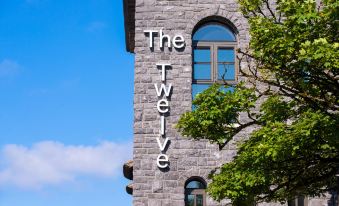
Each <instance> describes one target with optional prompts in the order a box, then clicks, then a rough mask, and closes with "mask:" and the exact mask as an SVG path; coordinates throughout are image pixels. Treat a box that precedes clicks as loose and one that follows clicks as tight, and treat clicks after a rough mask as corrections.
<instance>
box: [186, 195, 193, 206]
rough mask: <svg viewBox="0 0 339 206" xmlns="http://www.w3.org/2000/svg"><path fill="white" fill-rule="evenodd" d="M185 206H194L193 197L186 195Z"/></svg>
mask: <svg viewBox="0 0 339 206" xmlns="http://www.w3.org/2000/svg"><path fill="white" fill-rule="evenodd" d="M186 206H194V195H187V202H186Z"/></svg>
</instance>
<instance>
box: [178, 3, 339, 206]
mask: <svg viewBox="0 0 339 206" xmlns="http://www.w3.org/2000/svg"><path fill="white" fill-rule="evenodd" d="M239 4H240V9H241V12H242V13H243V15H244V16H245V17H246V18H247V19H248V22H249V25H250V35H251V41H250V45H249V49H248V50H247V51H240V50H239V51H238V58H239V60H240V61H242V62H245V63H246V65H247V66H246V68H241V69H240V73H241V75H242V76H244V77H246V78H247V81H246V82H242V83H239V84H238V85H236V86H233V87H234V90H233V91H232V92H230V91H229V92H224V91H225V90H223V89H221V88H220V87H230V85H218V84H215V85H213V86H211V87H210V88H209V89H207V90H205V91H204V92H202V93H201V94H198V95H197V96H196V98H195V99H194V100H193V105H194V108H195V109H194V110H193V111H189V112H186V113H185V114H183V115H182V116H181V118H180V120H179V122H178V124H177V128H178V129H179V131H180V132H181V133H182V134H183V135H184V136H189V137H191V138H193V139H208V140H210V141H211V142H213V143H216V144H218V145H219V148H220V149H223V147H224V146H225V145H227V143H228V142H229V141H230V140H231V139H232V138H233V137H234V136H235V135H236V134H238V133H239V132H241V131H243V130H244V129H247V128H248V127H254V128H255V130H254V131H253V132H251V133H250V135H249V137H248V138H247V139H246V140H244V141H242V142H241V143H239V146H238V153H237V155H236V156H235V157H234V160H233V161H232V162H229V163H226V164H224V165H223V166H222V167H221V168H218V169H216V172H214V173H211V175H210V178H211V179H212V182H211V184H210V185H209V187H208V193H209V194H210V196H211V197H213V198H214V199H215V200H218V201H220V200H222V199H225V198H229V199H231V200H232V202H233V204H234V205H247V204H253V202H261V201H268V202H270V201H278V202H286V201H287V200H291V199H294V198H295V197H296V196H299V195H305V196H318V195H321V194H324V193H325V192H327V191H329V190H331V189H334V188H335V186H336V177H335V175H336V174H337V172H338V168H339V50H338V49H339V43H338V35H339V32H338V28H339V25H338V23H339V20H338V15H339V9H338V8H339V2H338V1H336V0H323V1H322V2H321V5H317V4H316V2H315V1H313V0H278V1H276V2H273V3H272V2H269V0H255V1H253V0H239ZM225 84H226V83H225ZM260 102H261V103H260ZM244 114H245V115H246V116H247V117H248V118H247V120H246V121H244V120H243V119H240V116H243V115H244Z"/></svg>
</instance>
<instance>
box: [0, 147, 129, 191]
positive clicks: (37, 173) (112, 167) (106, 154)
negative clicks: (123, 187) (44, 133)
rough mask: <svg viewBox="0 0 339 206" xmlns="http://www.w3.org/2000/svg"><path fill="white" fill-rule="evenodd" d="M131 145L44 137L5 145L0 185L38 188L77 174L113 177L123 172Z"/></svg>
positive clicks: (63, 180)
mask: <svg viewBox="0 0 339 206" xmlns="http://www.w3.org/2000/svg"><path fill="white" fill-rule="evenodd" d="M131 150H132V145H131V144H129V143H125V144H116V143H113V142H102V143H100V144H98V145H96V146H82V145H80V146H72V145H69V146H67V145H64V144H62V143H59V142H52V141H45V142H39V143H36V144H34V145H33V146H32V147H25V146H21V145H15V144H13V145H6V146H5V147H4V148H3V149H2V151H1V162H3V163H4V164H3V165H2V167H1V168H0V186H1V185H14V186H18V187H20V188H27V189H39V188H42V187H44V186H47V185H59V184H62V183H66V182H72V181H75V180H76V178H77V177H78V176H80V175H81V176H94V177H100V178H112V177H114V176H116V175H117V174H119V173H122V165H123V163H124V162H125V161H126V160H128V159H130V158H131V153H132V152H131Z"/></svg>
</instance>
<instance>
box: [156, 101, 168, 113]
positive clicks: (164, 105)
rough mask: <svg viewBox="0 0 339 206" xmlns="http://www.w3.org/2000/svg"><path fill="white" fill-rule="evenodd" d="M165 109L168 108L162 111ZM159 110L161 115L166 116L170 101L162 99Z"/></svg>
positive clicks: (159, 102)
mask: <svg viewBox="0 0 339 206" xmlns="http://www.w3.org/2000/svg"><path fill="white" fill-rule="evenodd" d="M163 107H166V108H164V109H162V108H163ZM157 109H158V111H159V112H160V113H162V114H165V113H166V112H168V101H167V99H160V100H159V101H158V103H157Z"/></svg>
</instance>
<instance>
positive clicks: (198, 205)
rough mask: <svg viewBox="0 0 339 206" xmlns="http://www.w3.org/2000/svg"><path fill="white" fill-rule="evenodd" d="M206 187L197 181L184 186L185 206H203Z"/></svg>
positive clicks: (194, 180)
mask: <svg viewBox="0 0 339 206" xmlns="http://www.w3.org/2000/svg"><path fill="white" fill-rule="evenodd" d="M205 189H206V185H205V184H204V183H203V182H201V181H200V180H198V179H193V180H191V181H189V182H188V183H186V186H185V206H205V202H206V193H205Z"/></svg>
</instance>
